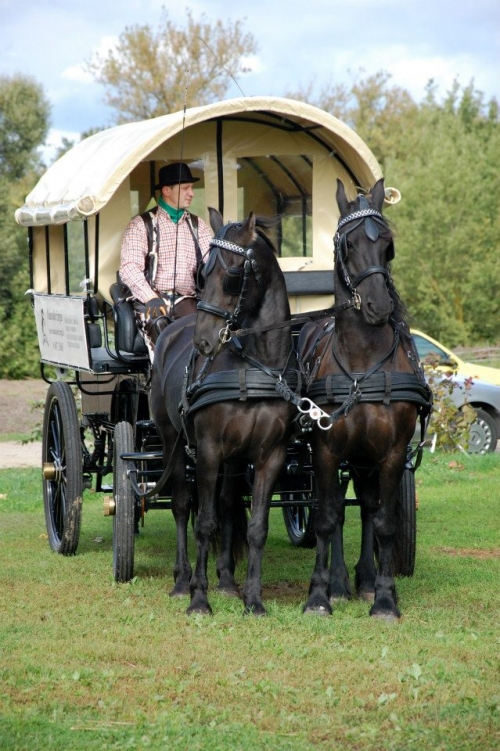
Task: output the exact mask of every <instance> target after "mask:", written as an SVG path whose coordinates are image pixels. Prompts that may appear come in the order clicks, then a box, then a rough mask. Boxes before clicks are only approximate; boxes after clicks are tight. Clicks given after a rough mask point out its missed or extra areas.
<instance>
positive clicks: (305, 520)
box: [282, 492, 316, 548]
mask: <svg viewBox="0 0 500 751" xmlns="http://www.w3.org/2000/svg"><path fill="white" fill-rule="evenodd" d="M294 497H295V496H292V494H291V493H284V494H283V496H282V500H283V501H287V500H293V498H294ZM299 500H301V501H307V500H310V494H309V493H307V492H303V493H301V494H300V498H299ZM282 511H283V519H284V522H285V527H286V531H287V533H288V537H289V538H290V542H291V543H292V545H293V546H294V547H296V548H313V547H314V546H315V545H316V532H315V531H314V519H315V516H316V509H315V508H314V507H313V506H306V505H300V506H283V508H282Z"/></svg>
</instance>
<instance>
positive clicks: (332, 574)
mask: <svg viewBox="0 0 500 751" xmlns="http://www.w3.org/2000/svg"><path fill="white" fill-rule="evenodd" d="M337 183H338V187H337V203H338V206H339V209H340V220H339V224H338V228H337V233H336V235H335V270H334V275H335V276H334V279H335V303H336V309H337V310H338V311H339V312H338V313H336V315H335V318H334V319H332V318H330V319H326V321H325V320H323V321H320V322H318V323H315V324H306V326H304V328H303V329H302V331H301V336H300V339H299V355H300V356H301V358H302V359H303V362H304V363H305V367H306V372H307V373H308V375H307V379H308V390H307V395H308V397H310V398H311V400H312V401H313V402H315V403H316V404H318V405H319V406H320V407H322V408H323V410H326V409H328V405H333V407H334V409H333V412H324V415H323V417H321V418H320V420H319V423H318V425H316V426H315V428H314V431H313V435H312V449H313V466H314V474H315V478H316V486H317V497H318V510H317V514H316V534H317V554H316V563H315V568H314V572H313V575H312V579H311V584H310V588H309V598H308V601H307V603H306V605H305V607H304V610H305V611H306V612H318V613H324V614H330V613H331V612H332V609H331V605H330V598H332V599H334V598H339V597H349V595H350V587H349V577H348V573H347V569H346V566H345V563H344V559H343V551H342V525H343V520H344V497H343V496H344V491H345V487H342V482H341V479H340V478H341V472H339V468H341V465H342V463H343V462H348V465H349V467H350V468H351V478H352V481H353V485H354V489H355V492H356V496H357V498H358V500H359V503H360V506H361V516H362V526H363V534H362V550H361V555H360V559H359V561H358V563H357V565H356V587H357V590H358V593H359V594H360V596H363V597H365V598H366V599H371V600H372V602H373V605H372V607H371V610H370V614H371V615H374V616H379V617H383V618H388V619H395V618H399V617H400V611H399V609H398V607H397V595H396V588H395V583H394V566H393V551H394V546H395V536H396V531H397V524H396V521H397V511H398V509H397V504H398V498H399V488H400V482H401V478H402V476H403V472H404V470H405V466H407V462H408V447H409V445H410V442H411V439H412V437H413V435H414V431H415V426H416V420H417V415H418V413H419V412H420V413H422V415H424V414H427V413H428V412H429V409H430V392H429V390H428V387H427V385H426V383H425V380H424V377H423V373H422V371H421V369H420V365H419V361H418V355H417V353H416V351H415V348H414V346H413V341H412V339H411V337H410V335H409V330H408V327H407V324H406V313H405V309H404V306H403V304H402V302H401V300H400V298H399V296H398V294H397V292H396V290H395V288H394V284H393V282H392V279H391V276H390V270H389V269H390V266H389V264H390V261H391V260H392V259H393V257H394V244H393V237H392V233H391V231H390V228H389V226H388V224H387V222H386V220H385V219H384V217H383V216H382V204H383V200H384V182H383V180H379V181H378V182H377V183H376V184H375V186H374V187H373V189H372V193H371V196H367V197H365V196H358V197H357V198H356V200H355V201H352V202H349V201H348V200H347V198H346V194H345V190H344V186H343V184H342V182H341V181H340V180H338V181H337ZM330 408H331V407H330ZM322 428H323V429H322ZM373 536H375V540H374V537H373ZM331 541H333V545H332V561H331V566H330V570H329V568H328V552H329V546H330V542H331ZM374 549H375V551H376V552H377V557H378V570H376V568H375V562H374Z"/></svg>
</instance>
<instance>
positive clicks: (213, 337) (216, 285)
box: [193, 208, 272, 357]
mask: <svg viewBox="0 0 500 751" xmlns="http://www.w3.org/2000/svg"><path fill="white" fill-rule="evenodd" d="M209 212H210V224H211V226H212V229H213V231H214V237H213V239H212V241H211V243H210V251H209V254H208V258H207V260H206V262H205V264H204V267H203V268H202V270H201V282H202V284H201V286H202V287H203V292H202V297H201V300H200V302H199V303H198V306H197V307H198V315H197V318H196V326H195V331H194V336H193V343H194V346H195V347H196V349H197V350H198V351H199V352H200V353H201V354H203V355H205V356H206V357H209V356H211V355H214V354H216V353H217V352H218V351H219V349H220V348H221V347H222V346H223V345H224V344H226V343H227V342H228V341H229V339H230V338H231V330H234V329H235V328H237V327H238V326H239V325H240V323H241V321H242V319H243V318H244V317H245V316H248V315H249V314H252V312H254V313H255V311H257V310H258V309H259V306H260V304H261V302H262V299H263V296H264V293H265V290H266V288H267V284H268V278H267V277H268V275H269V264H268V263H265V262H263V259H262V260H261V258H262V256H261V253H262V249H263V246H264V247H268V248H270V247H271V246H270V244H269V242H268V241H267V242H266V241H265V240H264V238H263V237H262V235H261V233H260V232H259V231H258V227H259V226H264V224H262V222H261V220H257V218H256V216H255V214H254V212H253V211H251V212H250V214H249V215H248V217H247V219H246V220H245V221H244V222H230V223H229V224H224V223H223V220H222V217H221V215H220V214H219V212H218V211H216V210H215V209H212V208H211V209H209ZM271 255H272V253H271Z"/></svg>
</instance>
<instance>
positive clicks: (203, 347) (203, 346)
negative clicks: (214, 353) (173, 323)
mask: <svg viewBox="0 0 500 751" xmlns="http://www.w3.org/2000/svg"><path fill="white" fill-rule="evenodd" d="M210 351H211V347H210V344H209V342H207V340H206V339H202V340H201V341H200V343H199V344H198V352H200V354H202V355H209V354H210Z"/></svg>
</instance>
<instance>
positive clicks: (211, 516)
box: [186, 445, 219, 615]
mask: <svg viewBox="0 0 500 751" xmlns="http://www.w3.org/2000/svg"><path fill="white" fill-rule="evenodd" d="M210 449H211V447H208V450H206V449H203V450H202V447H200V446H199V445H198V451H197V455H198V459H197V464H196V478H197V485H198V497H199V504H200V508H199V511H198V516H197V517H196V524H195V527H194V534H195V538H196V553H197V554H196V566H195V569H194V572H193V575H192V577H191V581H190V584H189V589H190V593H191V603H190V605H189V607H188V608H187V610H186V612H187V614H188V615H191V614H192V613H201V614H203V615H207V614H211V613H212V608H211V607H210V603H209V602H208V597H207V590H208V577H207V565H208V553H209V549H210V538H211V537H212V535H213V534H214V532H215V531H216V529H217V515H216V510H215V492H216V484H217V474H218V471H219V462H218V461H217V459H214V456H213V455H212V453H211V450H210ZM205 457H209V458H208V459H206V458H205Z"/></svg>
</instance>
